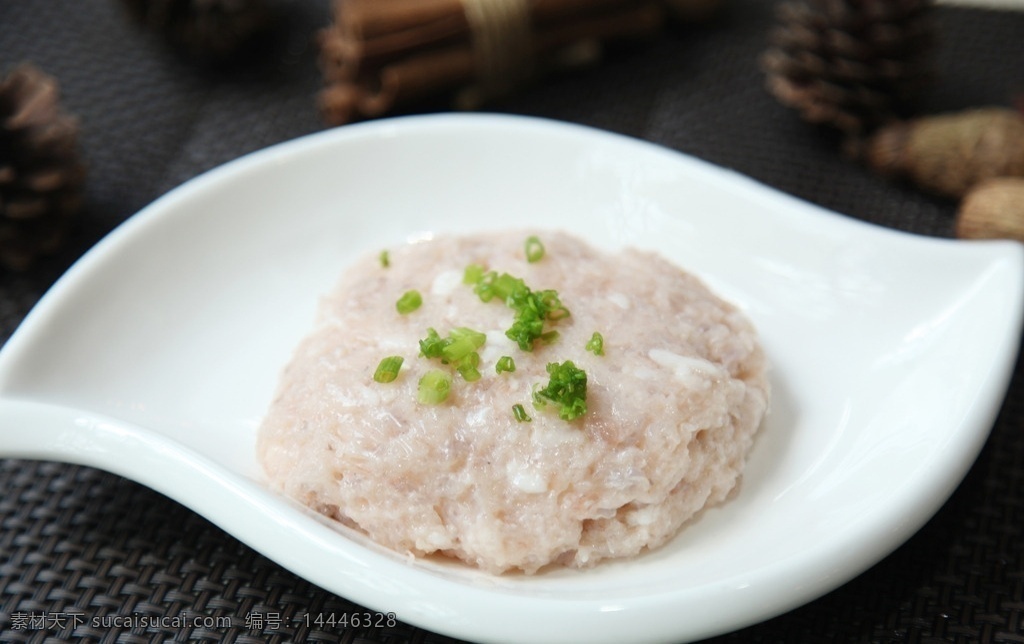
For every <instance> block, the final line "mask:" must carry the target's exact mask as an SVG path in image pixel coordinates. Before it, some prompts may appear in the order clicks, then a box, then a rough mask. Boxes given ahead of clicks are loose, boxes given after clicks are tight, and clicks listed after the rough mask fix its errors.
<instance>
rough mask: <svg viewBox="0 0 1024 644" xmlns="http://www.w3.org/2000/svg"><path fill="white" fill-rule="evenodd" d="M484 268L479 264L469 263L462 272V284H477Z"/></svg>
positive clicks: (481, 277) (484, 270)
mask: <svg viewBox="0 0 1024 644" xmlns="http://www.w3.org/2000/svg"><path fill="white" fill-rule="evenodd" d="M485 272H486V269H485V268H484V267H483V266H481V265H480V264H470V265H469V266H467V267H466V270H465V271H464V272H463V273H462V283H463V284H478V283H479V282H480V280H481V279H483V277H484V273H485Z"/></svg>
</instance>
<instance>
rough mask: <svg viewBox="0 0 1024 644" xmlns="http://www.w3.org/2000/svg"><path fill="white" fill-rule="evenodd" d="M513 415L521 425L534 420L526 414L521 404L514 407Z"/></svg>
mask: <svg viewBox="0 0 1024 644" xmlns="http://www.w3.org/2000/svg"><path fill="white" fill-rule="evenodd" d="M512 415H513V416H515V417H516V420H517V421H519V422H520V423H528V422H530V421H532V420H533V419H532V418H530V417H529V416H528V415H527V414H526V410H525V409H523V406H522V405H520V404H519V403H516V404H514V405H512Z"/></svg>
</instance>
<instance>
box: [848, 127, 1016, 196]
mask: <svg viewBox="0 0 1024 644" xmlns="http://www.w3.org/2000/svg"><path fill="white" fill-rule="evenodd" d="M864 152H865V161H866V163H867V164H868V166H869V167H871V168H872V169H873V170H875V171H876V172H878V173H879V174H882V175H884V176H890V177H905V178H907V179H910V180H911V181H913V182H914V183H915V184H917V185H918V186H919V187H921V188H923V189H925V190H927V191H929V192H934V193H938V194H940V195H945V196H947V197H955V198H959V197H962V196H963V195H964V194H966V193H967V191H968V190H970V189H971V187H973V186H974V185H976V184H978V183H979V182H981V181H984V180H986V179H990V178H994V177H1005V176H1018V177H1019V176H1024V115H1022V114H1021V113H1019V112H1017V111H1016V110H1011V109H1006V108H998V107H996V108H982V109H976V110H969V111H966V112H960V113H956V114H946V115H940V116H930V117H924V118H920V119H914V120H911V121H906V122H902V123H896V124H894V125H890V126H887V127H883V128H881V129H880V130H879V131H878V132H877V133H875V134H874V135H873V136H872V137H871V139H870V140H869V141H868V143H867V146H866V149H865V151H864Z"/></svg>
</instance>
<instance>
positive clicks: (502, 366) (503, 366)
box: [494, 356, 516, 373]
mask: <svg viewBox="0 0 1024 644" xmlns="http://www.w3.org/2000/svg"><path fill="white" fill-rule="evenodd" d="M515 370H516V361H515V360H513V359H512V356H501V357H500V358H498V361H497V362H495V363H494V371H495V373H503V372H505V371H507V372H509V373H512V372H513V371H515Z"/></svg>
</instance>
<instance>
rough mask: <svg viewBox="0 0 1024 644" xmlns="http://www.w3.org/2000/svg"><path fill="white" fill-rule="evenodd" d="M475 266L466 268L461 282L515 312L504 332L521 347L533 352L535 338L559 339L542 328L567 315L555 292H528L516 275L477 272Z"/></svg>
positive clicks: (545, 339)
mask: <svg viewBox="0 0 1024 644" xmlns="http://www.w3.org/2000/svg"><path fill="white" fill-rule="evenodd" d="M474 266H475V265H471V266H470V267H468V268H467V269H466V272H465V274H464V277H465V280H464V281H465V282H466V283H467V284H472V285H473V292H474V293H476V294H477V296H478V297H479V298H480V299H481V300H482V301H484V302H490V301H491V300H492V299H494V298H498V299H499V300H501V301H502V302H504V303H505V305H506V306H508V307H509V308H510V309H512V310H513V311H515V318H514V321H513V322H512V326H511V327H509V329H508V330H507V331H506V332H505V335H506V336H507V337H508V338H509V339H510V340H513V341H514V342H515V343H516V344H518V345H519V348H520V349H522V350H523V351H533V343H534V341H535V340H541V341H542V342H544V343H551V342H554V341H555V340H556V339H558V333H557V332H555V331H545V330H544V323H545V322H557V321H558V320H561V319H562V318H565V317H568V316H569V309H567V308H566V307H565V306H564V305H563V304H562V301H561V300H560V299H559V298H558V292H557V291H553V290H550V289H548V290H544V291H531V290H530V288H529V287H528V286H527V285H526V283H525V282H523V280H522V279H520V278H518V277H513V276H512V275H509V274H508V273H500V274H499V273H498V272H497V271H487V272H479V271H477V270H476V269H475V268H474ZM470 269H473V270H470Z"/></svg>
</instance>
